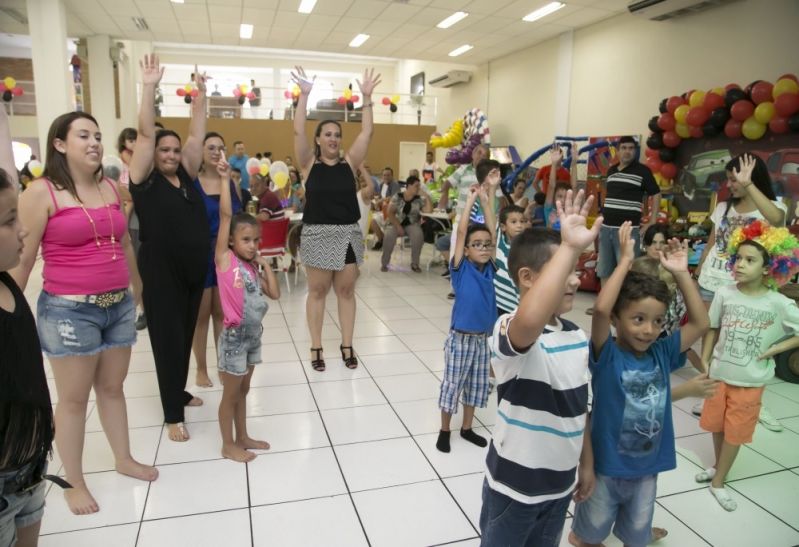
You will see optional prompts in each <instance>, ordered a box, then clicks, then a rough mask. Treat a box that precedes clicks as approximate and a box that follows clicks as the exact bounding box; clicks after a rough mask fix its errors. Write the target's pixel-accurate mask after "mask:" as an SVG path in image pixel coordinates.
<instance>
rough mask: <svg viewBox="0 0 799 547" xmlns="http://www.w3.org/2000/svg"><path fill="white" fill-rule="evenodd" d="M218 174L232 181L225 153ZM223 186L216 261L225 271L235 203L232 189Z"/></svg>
mask: <svg viewBox="0 0 799 547" xmlns="http://www.w3.org/2000/svg"><path fill="white" fill-rule="evenodd" d="M216 172H217V173H219V177H220V178H221V179H222V180H230V164H229V163H228V162H227V158H226V157H225V153H224V152H222V156H221V157H220V158H219V161H218V162H217V164H216ZM226 186H227V185H224V184H223V185H222V189H221V190H220V192H219V231H218V232H217V234H216V248H215V249H214V261H215V262H216V265H217V267H218V268H219V269H220V270H222V271H223V272H224V271H227V269H228V268H229V267H230V252H229V251H230V248H229V247H228V245H229V242H230V220H231V218H233V201H232V199H231V196H230V189H229V188H227V187H226Z"/></svg>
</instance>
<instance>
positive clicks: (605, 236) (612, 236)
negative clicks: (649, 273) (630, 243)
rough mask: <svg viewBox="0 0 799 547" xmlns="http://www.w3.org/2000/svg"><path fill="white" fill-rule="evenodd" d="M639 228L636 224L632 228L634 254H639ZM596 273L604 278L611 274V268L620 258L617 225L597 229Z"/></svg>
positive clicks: (613, 268) (600, 277) (614, 266)
mask: <svg viewBox="0 0 799 547" xmlns="http://www.w3.org/2000/svg"><path fill="white" fill-rule="evenodd" d="M640 232H641V230H640V228H639V227H638V226H635V227H634V228H633V233H632V236H633V239H634V240H635V246H634V247H633V249H634V250H635V256H638V255H640V254H641V233H640ZM597 256H598V258H597V265H596V275H597V277H598V278H599V279H602V280H605V279H607V278H608V277H610V276H611V274H612V273H613V270H615V269H616V266H617V265H618V264H619V259H620V258H621V246H620V245H619V228H618V227H617V226H605V225H604V224H603V225H602V228H600V229H599V252H598V253H597Z"/></svg>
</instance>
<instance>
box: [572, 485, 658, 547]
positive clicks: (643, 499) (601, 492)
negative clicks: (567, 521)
mask: <svg viewBox="0 0 799 547" xmlns="http://www.w3.org/2000/svg"><path fill="white" fill-rule="evenodd" d="M657 486H658V476H657V475H647V476H645V477H639V478H635V479H620V478H617V477H608V476H605V475H600V474H599V473H597V474H596V487H595V488H594V493H593V494H592V495H591V497H590V498H588V499H587V500H585V501H584V502H582V503H578V504H577V507H576V508H575V511H574V523H573V524H572V530H573V531H574V533H575V535H577V537H579V538H580V539H581V540H583V541H584V542H586V543H602V542H603V541H604V540H605V539H606V538H607V537H608V536H609V535H610V531H611V527H612V528H613V535H614V536H616V537H617V538H619V539H620V540H621V541H623V542H624V544H625V545H629V546H630V547H638V546H640V547H644V546H645V545H647V544H648V543H649V542H650V541H651V539H652V516H653V515H654V513H655V496H656V495H657ZM614 523H615V524H614Z"/></svg>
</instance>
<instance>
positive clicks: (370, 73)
mask: <svg viewBox="0 0 799 547" xmlns="http://www.w3.org/2000/svg"><path fill="white" fill-rule="evenodd" d="M355 81H356V82H357V83H358V87H359V88H360V89H361V95H362V100H363V107H362V108H361V132H360V133H358V136H357V137H355V142H353V143H352V146H350V149H349V151H348V152H347V157H346V159H347V163H349V164H350V165H352V166H357V165H360V164H361V163H363V160H364V159H366V152H367V151H368V150H369V142H370V141H371V140H372V132H373V130H374V109H373V108H372V107H373V106H374V103H373V102H372V91H373V90H374V88H375V87H377V85H378V84H379V83H380V74H378V75H377V76H375V69H373V68H368V69H366V70H364V71H363V81H361V80H355Z"/></svg>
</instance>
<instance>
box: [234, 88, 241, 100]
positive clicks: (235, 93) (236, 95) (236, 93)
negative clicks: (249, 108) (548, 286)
mask: <svg viewBox="0 0 799 547" xmlns="http://www.w3.org/2000/svg"><path fill="white" fill-rule="evenodd" d="M233 96H234V97H241V88H239V87H238V86H236V87H234V88H233Z"/></svg>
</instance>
